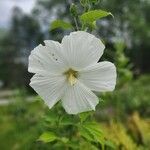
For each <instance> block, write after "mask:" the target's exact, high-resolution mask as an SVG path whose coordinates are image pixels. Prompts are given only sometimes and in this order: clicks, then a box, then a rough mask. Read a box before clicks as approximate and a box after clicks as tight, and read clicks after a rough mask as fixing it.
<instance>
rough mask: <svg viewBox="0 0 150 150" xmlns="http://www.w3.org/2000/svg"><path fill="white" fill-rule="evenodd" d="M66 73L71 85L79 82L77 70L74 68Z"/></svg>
mask: <svg viewBox="0 0 150 150" xmlns="http://www.w3.org/2000/svg"><path fill="white" fill-rule="evenodd" d="M64 74H65V75H66V77H67V80H68V82H69V83H70V84H71V85H74V84H75V83H76V82H77V76H78V72H77V71H75V70H73V69H69V70H68V71H66V72H65V73H64Z"/></svg>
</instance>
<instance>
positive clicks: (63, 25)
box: [50, 20, 73, 30]
mask: <svg viewBox="0 0 150 150" xmlns="http://www.w3.org/2000/svg"><path fill="white" fill-rule="evenodd" d="M57 28H62V29H72V28H73V26H72V25H71V24H70V23H68V22H65V21H62V20H55V21H53V22H52V23H51V28H50V29H51V30H54V29H57Z"/></svg>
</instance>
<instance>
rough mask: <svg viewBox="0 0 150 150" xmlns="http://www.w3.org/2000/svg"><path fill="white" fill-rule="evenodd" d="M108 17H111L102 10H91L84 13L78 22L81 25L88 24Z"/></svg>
mask: <svg viewBox="0 0 150 150" xmlns="http://www.w3.org/2000/svg"><path fill="white" fill-rule="evenodd" d="M108 15H111V16H113V15H112V14H111V13H110V12H107V11H104V10H100V9H99V10H92V11H89V12H86V13H84V14H82V15H81V16H80V20H81V22H83V23H90V22H94V21H96V20H98V19H101V18H103V17H106V16H108Z"/></svg>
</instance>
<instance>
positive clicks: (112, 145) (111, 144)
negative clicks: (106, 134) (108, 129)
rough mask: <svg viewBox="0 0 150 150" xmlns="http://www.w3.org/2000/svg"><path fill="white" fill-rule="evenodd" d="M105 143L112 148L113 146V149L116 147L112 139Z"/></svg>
mask: <svg viewBox="0 0 150 150" xmlns="http://www.w3.org/2000/svg"><path fill="white" fill-rule="evenodd" d="M105 145H106V146H108V147H110V148H112V149H116V146H115V144H114V143H113V142H111V141H108V140H107V141H105Z"/></svg>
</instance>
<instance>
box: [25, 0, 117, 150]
mask: <svg viewBox="0 0 150 150" xmlns="http://www.w3.org/2000/svg"><path fill="white" fill-rule="evenodd" d="M98 2H99V0H80V4H81V6H82V7H83V8H84V9H83V12H82V13H79V11H78V7H77V6H76V5H75V4H71V6H70V14H71V15H72V17H73V19H74V25H73V24H71V23H69V22H65V21H62V20H56V21H54V22H52V24H51V30H54V29H56V28H63V29H71V30H72V32H71V33H70V34H69V35H65V36H64V38H63V39H62V42H61V43H59V42H57V41H52V40H46V41H44V45H41V44H40V45H39V46H37V47H36V48H35V49H34V50H33V51H31V55H30V56H29V67H28V71H29V72H31V73H33V74H34V75H33V77H32V78H31V82H30V86H31V87H32V88H33V89H34V90H35V91H36V92H37V93H38V94H39V95H40V97H41V98H42V99H43V101H44V102H45V104H46V105H47V106H48V107H49V109H50V113H49V115H47V116H46V117H45V121H46V122H47V126H48V128H47V130H46V131H45V132H44V133H42V135H41V136H40V137H39V140H40V141H43V142H45V143H49V142H50V143H53V144H52V146H51V148H50V149H87V150H88V149H89V150H92V149H97V150H98V149H105V147H106V146H110V147H112V148H113V146H112V144H111V142H110V141H108V140H107V139H105V135H104V134H103V131H102V129H101V128H100V125H99V123H98V122H96V120H95V119H94V112H95V111H96V108H95V107H96V105H97V104H98V103H99V101H100V99H99V97H98V96H97V94H98V93H101V92H106V91H113V90H114V88H115V85H116V67H115V65H114V64H113V63H111V62H108V61H103V62H99V59H100V57H101V56H102V54H103V52H104V49H105V46H104V44H103V42H102V41H101V40H100V38H98V37H96V36H95V35H93V34H91V33H89V32H91V31H93V30H94V29H95V27H96V21H97V20H98V19H101V18H102V17H106V16H108V15H112V14H111V13H110V12H106V11H103V10H99V9H98V10H94V9H92V6H93V5H96V4H97V3H98ZM73 30H75V31H73ZM56 103H59V104H56ZM55 104H56V105H57V106H54V105H55ZM53 106H54V107H57V110H55V108H52V107H53ZM62 106H63V108H64V109H62ZM81 143H82V144H81Z"/></svg>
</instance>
